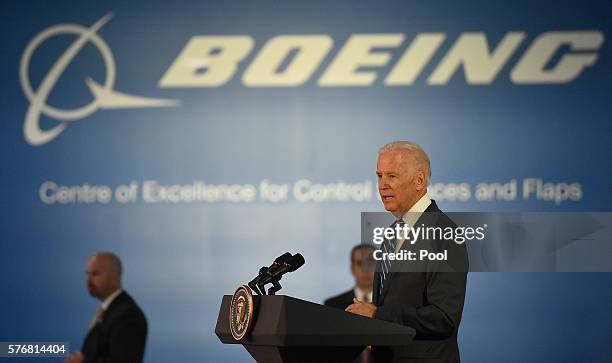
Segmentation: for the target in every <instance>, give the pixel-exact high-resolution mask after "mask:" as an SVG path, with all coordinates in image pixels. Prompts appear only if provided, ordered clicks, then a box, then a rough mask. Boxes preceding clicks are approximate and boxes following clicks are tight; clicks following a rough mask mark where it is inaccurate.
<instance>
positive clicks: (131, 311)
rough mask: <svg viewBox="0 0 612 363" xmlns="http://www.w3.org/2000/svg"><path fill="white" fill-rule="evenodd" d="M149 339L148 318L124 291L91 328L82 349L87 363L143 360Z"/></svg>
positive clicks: (116, 362)
mask: <svg viewBox="0 0 612 363" xmlns="http://www.w3.org/2000/svg"><path fill="white" fill-rule="evenodd" d="M146 340H147V320H146V318H145V316H144V314H143V312H142V310H140V308H139V307H138V305H136V302H135V301H134V300H133V299H132V297H131V296H130V295H128V294H127V293H126V292H125V291H123V292H121V293H120V294H119V295H117V297H116V298H115V300H113V302H112V303H111V304H110V306H109V307H108V309H107V310H106V311H105V312H104V313H103V314H102V317H101V318H100V319H98V322H97V323H96V324H95V325H94V326H93V327H92V328H91V329H90V330H89V333H88V334H87V337H85V341H84V342H83V347H82V349H81V351H82V353H83V355H84V356H85V362H86V363H111V362H112V363H140V362H142V360H143V356H144V350H145V343H146Z"/></svg>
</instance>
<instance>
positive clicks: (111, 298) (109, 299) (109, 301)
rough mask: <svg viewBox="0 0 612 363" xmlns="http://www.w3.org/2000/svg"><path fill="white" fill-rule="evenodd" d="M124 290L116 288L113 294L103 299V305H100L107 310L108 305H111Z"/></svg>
mask: <svg viewBox="0 0 612 363" xmlns="http://www.w3.org/2000/svg"><path fill="white" fill-rule="evenodd" d="M122 292H123V289H121V288H119V289H117V290H115V292H113V293H112V294H110V295H108V297H107V298H106V299H104V301H102V305H101V306H100V307H101V308H102V310H104V311H106V310H107V309H108V307H109V306H110V304H112V302H113V301H114V300H115V299H116V298H117V296H119V294H121V293H122Z"/></svg>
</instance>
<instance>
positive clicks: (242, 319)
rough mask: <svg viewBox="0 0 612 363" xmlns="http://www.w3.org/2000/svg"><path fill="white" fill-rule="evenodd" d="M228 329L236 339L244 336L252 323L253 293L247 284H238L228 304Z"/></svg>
mask: <svg viewBox="0 0 612 363" xmlns="http://www.w3.org/2000/svg"><path fill="white" fill-rule="evenodd" d="M229 321H230V331H231V332H232V336H233V337H234V339H236V340H241V339H242V338H244V337H245V336H246V335H247V334H248V333H249V330H250V329H251V325H252V323H253V295H252V294H251V289H250V288H249V287H248V286H247V285H242V286H239V287H238V288H237V289H236V292H234V296H232V303H231V304H230V316H229Z"/></svg>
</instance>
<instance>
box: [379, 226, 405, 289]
mask: <svg viewBox="0 0 612 363" xmlns="http://www.w3.org/2000/svg"><path fill="white" fill-rule="evenodd" d="M405 224H406V223H405V222H404V221H403V220H402V219H398V220H397V221H395V222H394V223H393V224H392V225H391V228H393V229H395V227H396V226H398V225H399V226H400V228H403V227H404V225H405ZM396 242H397V240H396V239H395V238H394V239H393V240H389V239H385V240H384V241H383V243H382V246H381V250H382V252H383V253H395V243H396ZM390 272H391V261H389V260H388V259H386V258H385V259H383V260H382V263H381V270H380V274H378V276H379V277H380V289H379V291H378V292H379V294H378V296H381V294H382V290H383V286H384V283H385V280H386V279H387V277H389V273H390Z"/></svg>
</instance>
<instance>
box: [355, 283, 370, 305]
mask: <svg viewBox="0 0 612 363" xmlns="http://www.w3.org/2000/svg"><path fill="white" fill-rule="evenodd" d="M353 293H354V294H355V298H356V299H357V300H359V301H365V302H368V303H371V302H372V291H370V292H367V293H366V292H365V291H363V290H361V289H360V288H359V286H355V287H354V288H353Z"/></svg>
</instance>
